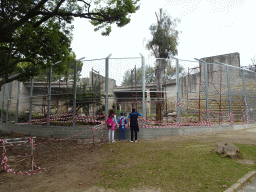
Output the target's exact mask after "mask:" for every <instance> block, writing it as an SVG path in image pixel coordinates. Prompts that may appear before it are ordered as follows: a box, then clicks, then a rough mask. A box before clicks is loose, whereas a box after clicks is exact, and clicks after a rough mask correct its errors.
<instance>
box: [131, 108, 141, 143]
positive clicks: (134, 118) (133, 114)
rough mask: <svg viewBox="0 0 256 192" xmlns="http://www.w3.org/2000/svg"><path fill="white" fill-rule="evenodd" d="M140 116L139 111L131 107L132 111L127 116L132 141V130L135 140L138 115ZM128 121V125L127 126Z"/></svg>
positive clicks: (137, 130)
mask: <svg viewBox="0 0 256 192" xmlns="http://www.w3.org/2000/svg"><path fill="white" fill-rule="evenodd" d="M139 116H142V115H141V114H140V113H137V112H136V111H135V109H132V112H131V113H130V114H129V116H128V121H129V123H130V130H131V140H130V142H133V132H134V135H135V142H137V132H139V125H138V117H139ZM129 123H128V126H129Z"/></svg>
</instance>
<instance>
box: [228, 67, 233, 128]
mask: <svg viewBox="0 0 256 192" xmlns="http://www.w3.org/2000/svg"><path fill="white" fill-rule="evenodd" d="M226 69H227V86H228V106H229V116H230V125H232V124H233V115H232V100H231V89H230V73H229V66H228V65H226Z"/></svg>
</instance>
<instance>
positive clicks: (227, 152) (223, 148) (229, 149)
mask: <svg viewBox="0 0 256 192" xmlns="http://www.w3.org/2000/svg"><path fill="white" fill-rule="evenodd" d="M215 152H217V153H219V154H224V156H222V157H229V158H231V159H236V158H238V157H239V154H240V153H239V148H238V147H237V146H235V145H234V144H233V143H227V142H219V143H216V146H215Z"/></svg>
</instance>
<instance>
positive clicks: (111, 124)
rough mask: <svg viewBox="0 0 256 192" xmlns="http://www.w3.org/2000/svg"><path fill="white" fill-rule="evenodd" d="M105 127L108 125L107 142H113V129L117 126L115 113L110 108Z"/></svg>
mask: <svg viewBox="0 0 256 192" xmlns="http://www.w3.org/2000/svg"><path fill="white" fill-rule="evenodd" d="M107 127H108V139H109V142H115V135H114V134H115V130H116V127H117V122H116V115H115V112H114V111H113V110H110V112H109V116H108V120H107Z"/></svg>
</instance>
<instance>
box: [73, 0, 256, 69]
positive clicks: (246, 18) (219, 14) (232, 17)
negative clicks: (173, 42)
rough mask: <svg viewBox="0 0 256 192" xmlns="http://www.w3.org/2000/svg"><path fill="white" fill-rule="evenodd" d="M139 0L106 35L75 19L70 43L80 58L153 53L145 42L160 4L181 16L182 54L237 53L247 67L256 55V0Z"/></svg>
mask: <svg viewBox="0 0 256 192" xmlns="http://www.w3.org/2000/svg"><path fill="white" fill-rule="evenodd" d="M140 4H141V7H140V10H138V11H137V12H136V13H135V14H132V16H131V22H130V24H128V25H126V26H125V27H123V28H117V27H115V26H112V33H111V34H110V36H107V37H105V36H101V32H100V31H99V32H94V30H93V29H94V28H93V26H92V25H91V24H90V23H89V21H88V20H85V19H76V20H75V22H74V27H75V29H74V38H73V42H72V48H73V51H74V52H75V53H76V55H77V58H81V57H86V59H97V58H105V57H107V56H108V55H109V54H112V58H119V57H139V56H140V53H142V54H143V55H144V56H145V57H146V58H148V57H150V52H149V51H148V50H146V49H145V44H146V43H147V41H148V40H150V39H151V35H150V31H149V26H150V25H151V24H153V23H156V16H155V12H159V8H163V9H164V10H166V11H167V12H168V13H169V15H170V16H171V17H172V18H179V19H180V20H181V22H180V23H179V24H178V28H177V29H178V30H179V31H181V34H180V35H179V45H178V55H177V56H176V57H178V58H179V59H184V60H194V58H203V57H209V56H215V55H221V54H228V53H233V52H239V53H240V59H241V66H247V65H249V64H251V59H252V58H253V57H254V56H255V55H256V49H255V46H256V25H255V22H256V17H255V7H256V1H255V0H157V1H156V0H141V2H140ZM85 67H86V66H85Z"/></svg>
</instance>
